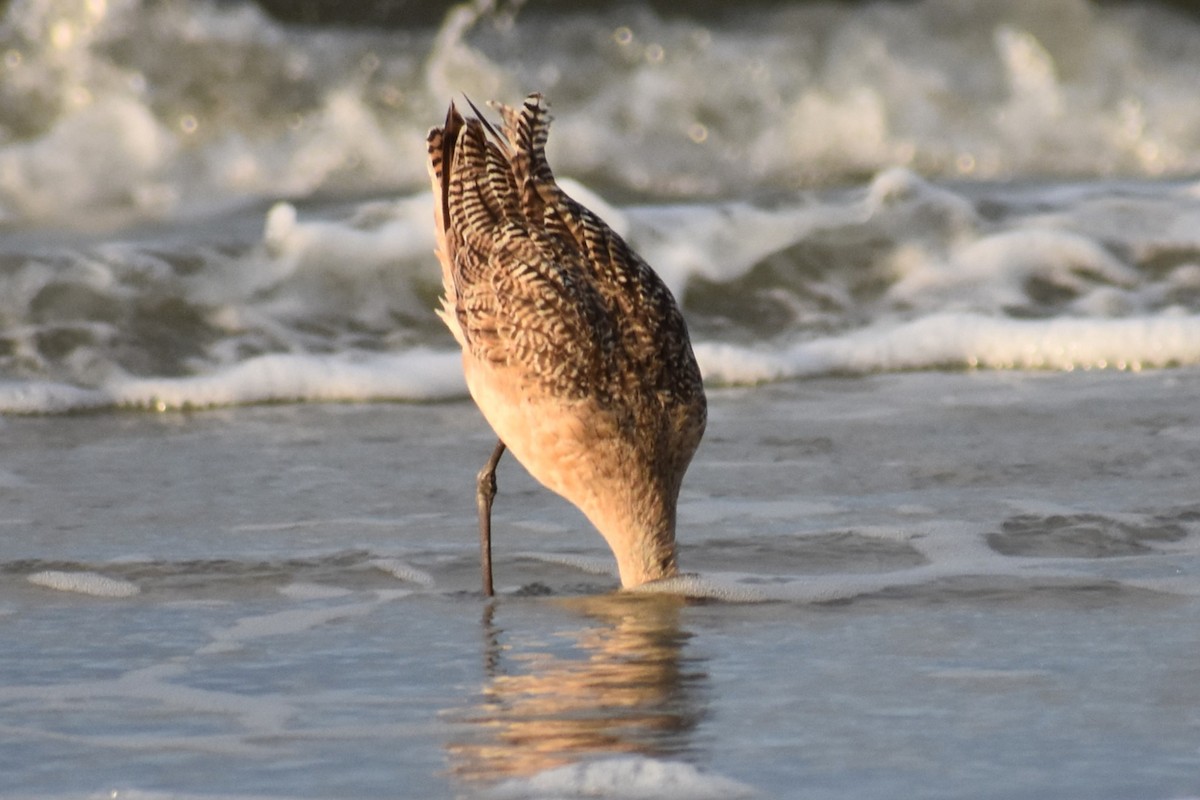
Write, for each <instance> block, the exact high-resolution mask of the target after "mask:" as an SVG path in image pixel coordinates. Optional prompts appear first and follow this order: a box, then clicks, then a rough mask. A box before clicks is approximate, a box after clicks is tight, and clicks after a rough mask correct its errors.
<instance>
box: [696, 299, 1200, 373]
mask: <svg viewBox="0 0 1200 800" xmlns="http://www.w3.org/2000/svg"><path fill="white" fill-rule="evenodd" d="M695 350H696V358H697V360H698V361H699V362H700V368H701V371H702V372H703V373H704V376H705V379H706V380H712V381H715V382H720V383H730V384H754V383H761V382H764V381H771V380H779V379H782V378H796V377H805V376H811V375H819V374H828V373H856V374H860V373H870V372H884V371H895V370H919V369H942V368H947V367H949V368H960V369H975V368H980V369H1045V370H1064V371H1074V370H1077V369H1078V370H1092V369H1112V370H1121V371H1124V370H1129V371H1135V372H1136V371H1139V370H1142V369H1144V368H1157V367H1170V366H1185V365H1194V364H1200V316H1197V315H1178V316H1154V317H1134V318H1126V319H1080V318H1074V317H1060V318H1054V319H1048V320H1039V319H1008V318H1000V317H991V316H985V315H982V314H974V313H949V312H948V313H938V314H932V315H930V316H926V317H922V318H920V319H917V320H913V321H911V322H885V323H879V324H876V325H872V326H871V327H869V328H866V329H864V330H858V331H853V332H851V333H847V334H845V335H842V336H830V337H826V338H823V339H816V340H813V341H808V342H801V343H798V344H795V345H793V346H791V347H789V348H787V349H786V350H784V351H782V352H780V351H774V352H771V351H765V350H754V349H750V348H745V347H740V346H736V345H731V344H716V343H700V344H698V345H696V347H695Z"/></svg>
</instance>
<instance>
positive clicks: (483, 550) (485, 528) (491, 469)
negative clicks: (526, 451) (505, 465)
mask: <svg viewBox="0 0 1200 800" xmlns="http://www.w3.org/2000/svg"><path fill="white" fill-rule="evenodd" d="M504 449H505V448H504V442H501V441H497V442H496V449H495V450H493V451H492V457H491V458H489V459H488V462H487V463H486V464H484V465H483V469H481V470H479V475H478V477H477V478H476V479H475V480H476V484H475V503H476V505H477V506H478V508H479V559H480V566H481V567H482V570H483V593H484V595H485V596H487V597H491V596H492V594H493V591H492V499H493V498H495V496H496V465H497V464H499V463H500V456H502V455H504Z"/></svg>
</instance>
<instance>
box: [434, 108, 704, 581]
mask: <svg viewBox="0 0 1200 800" xmlns="http://www.w3.org/2000/svg"><path fill="white" fill-rule="evenodd" d="M467 103H468V105H470V106H471V110H472V111H473V112H474V114H475V116H473V117H469V118H467V119H464V118H463V116H462V115H461V114H459V112H458V110H457V109H456V108H455V106H454V104H453V102H452V103H451V104H450V109H449V111H448V112H447V114H446V122H445V125H444V126H443V127H441V128H434V129H433V130H431V131H430V132H429V138H428V145H429V175H430V180H431V182H432V184H433V195H434V222H435V225H436V227H437V251H436V252H437V257H438V260H439V261H440V262H441V267H442V288H443V292H444V295H443V297H442V299H441V308H440V309H438V311H437V313H438V315H439V316H440V317H441V318H442V320H443V321H444V322H445V323H446V326H447V327H448V328H449V329H450V332H451V333H452V334H453V335H454V338H455V339H456V340H457V341H458V343H459V345H460V346H461V347H462V363H463V372H464V374H465V376H466V381H467V388H468V390H469V391H470V393H471V397H472V398H473V399H474V400H475V403H476V405H477V406H478V407H479V410H480V411H481V412H482V413H483V416H484V418H485V419H486V420H487V421H488V423H489V424H490V425H491V427H492V430H493V431H494V432H495V433H496V435H497V437H499V442H498V443H497V444H496V448H495V450H493V452H492V455H491V458H489V459H488V461H487V463H486V464H485V466H484V467H483V469H482V470H481V471H480V473H479V475H478V479H477V486H476V502H477V510H478V514H479V531H480V549H481V560H482V570H483V590H484V593H485V594H487V595H490V594H491V593H492V570H491V509H492V500H493V498H494V497H495V494H496V465H497V463H498V462H499V460H500V458H501V456H502V455H503V454H504V452H505V450H506V449H507V450H511V451H512V453H513V455H514V456H515V457H516V458H517V460H518V461H519V462H520V463H521V464H522V466H524V467H525V469H526V470H527V471H528V472H529V474H531V475H532V476H533V477H534V478H535V479H537V480H538V481H539V482H540V483H542V485H544V486H546V487H547V488H549V489H551V490H552V491H554V492H556V493H558V494H559V495H561V496H562V497H564V498H566V499H567V500H568V501H569V502H571V503H572V504H574V505H575V506H576V507H577V508H579V509H580V510H581V511H582V512H583V513H584V515H585V516H586V517H587V518H588V520H589V521H590V522H591V523H592V524H593V525H594V526H595V527H596V529H597V530H598V531H599V532H600V534H601V535H602V536H603V537H604V539H605V541H606V542H607V543H608V546H609V549H611V550H612V552H613V555H614V556H615V557H616V560H617V569H618V571H619V573H620V578H621V585H622V586H623V587H627V588H628V587H633V586H637V585H639V584H642V583H646V582H647V581H653V580H658V579H660V578H666V577H670V576H672V575H675V574H677V573H678V567H677V565H676V554H675V518H676V513H675V511H676V503H677V500H678V497H679V487H680V484H681V482H682V480H683V475H684V472H686V471H687V467H688V464H689V463H691V460H692V455H693V454H694V453H695V451H696V447H697V446H698V445H699V444H700V438H701V437H702V436H703V434H704V426H705V422H706V419H707V406H706V401H705V397H704V386H703V383H702V381H701V378H700V370H699V368H698V367H697V366H696V358H695V356H694V355H693V353H692V346H691V342H690V340H689V339H688V332H687V326H686V325H685V324H684V320H683V315H682V314H681V313H680V311H679V306H678V305H677V304H676V303H675V299H674V297H672V296H671V292H670V290H668V289H667V287H666V285H665V284H664V283H663V282H662V280H661V279H660V278H659V277H658V275H656V274H655V273H654V271H653V270H652V269H651V268H650V267H649V265H647V264H646V262H645V261H643V260H642V259H641V258H640V257H639V256H638V255H637V254H636V253H635V252H634V251H633V250H632V249H631V248H630V247H629V245H627V244H626V243H625V241H624V240H623V239H621V237H620V236H618V235H617V234H616V233H615V232H614V231H613V230H612V229H611V228H609V227H608V225H606V224H605V223H604V221H603V220H601V219H600V218H599V217H598V216H596V215H595V214H594V213H592V212H591V211H589V210H588V209H586V208H584V207H583V206H582V205H580V204H579V203H577V202H575V201H574V200H572V199H571V198H570V197H569V196H568V195H567V194H566V192H564V191H563V190H562V188H561V187H559V185H558V183H557V182H556V181H555V179H554V174H553V173H552V172H551V170H550V165H549V163H548V162H547V161H546V152H545V146H546V139H547V136H548V132H549V125H550V115H549V113H548V111H547V108H546V105H545V103H544V102H543V99H542V96H541V95H540V94H532V95H530V96H529V97H528V98H526V100H525V102H524V104H523V106H522V107H521V108H520V109H513V108H510V107H508V106H505V105H501V104H498V103H496V104H492V107H493V108H494V109H495V110H496V111H498V113H499V114H500V117H501V120H502V122H501V123H500V127H499V130H497V128H496V127H495V126H493V125H492V124H491V123H490V122H488V121H487V119H486V118H485V117H484V115H483V114H482V113H481V112H480V111H479V109H478V108H476V107H475V105H474V104H473V103H471V102H470V100H468V101H467Z"/></svg>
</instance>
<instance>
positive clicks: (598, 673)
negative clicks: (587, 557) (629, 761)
mask: <svg viewBox="0 0 1200 800" xmlns="http://www.w3.org/2000/svg"><path fill="white" fill-rule="evenodd" d="M549 602H553V603H555V604H557V606H558V607H559V608H562V609H563V610H564V611H566V612H567V613H566V614H565V615H564V616H563V623H564V624H563V625H562V626H561V628H560V629H559V630H556V631H553V632H551V633H550V634H549V635H548V636H544V637H542V639H541V640H540V641H538V642H536V643H531V644H522V643H519V642H514V641H512V640H510V637H507V636H506V635H505V632H504V631H503V630H502V629H501V628H500V627H499V625H498V623H497V621H496V620H495V616H498V615H502V614H503V606H501V607H500V609H499V611H495V609H494V608H493V607H489V612H488V614H487V615H486V616H485V618H484V632H485V639H486V645H485V648H486V653H485V659H486V663H485V666H486V668H487V674H488V679H487V681H486V683H485V685H484V687H483V690H482V692H481V694H480V696H479V698H478V701H477V702H476V703H475V704H474V705H472V706H469V707H467V708H460V709H454V710H452V711H450V712H449V713H448V714H447V717H448V719H449V720H450V721H452V722H457V723H460V724H459V725H456V726H455V732H454V734H453V735H452V741H450V742H449V743H448V745H447V749H448V751H449V759H450V769H451V771H452V773H453V774H454V775H455V776H457V777H458V778H460V779H462V780H464V781H468V782H472V783H475V782H491V781H496V780H501V779H505V778H513V777H521V776H526V775H533V774H535V773H538V772H541V771H543V770H547V769H551V768H553V767H557V766H562V765H565V764H569V763H573V762H576V761H580V760H583V759H588V758H595V757H599V756H603V755H616V754H629V753H637V754H641V755H646V756H668V755H679V754H682V753H685V752H687V751H688V749H689V748H690V746H691V734H692V731H693V730H694V729H695V727H696V725H697V723H698V722H699V721H700V719H701V717H702V716H703V713H704V703H703V697H702V696H703V684H704V681H705V679H706V675H705V673H704V672H703V670H702V668H701V665H700V664H699V663H698V662H697V661H696V660H694V659H691V660H689V659H688V658H685V657H684V656H683V649H684V645H685V643H686V642H687V640H688V638H689V634H687V633H686V632H684V631H683V630H682V629H681V628H680V624H679V615H680V612H681V611H682V609H683V601H681V600H680V599H679V598H674V597H662V596H658V597H653V596H630V595H607V596H598V597H578V598H571V599H569V600H555V601H549ZM494 615H495V616H494Z"/></svg>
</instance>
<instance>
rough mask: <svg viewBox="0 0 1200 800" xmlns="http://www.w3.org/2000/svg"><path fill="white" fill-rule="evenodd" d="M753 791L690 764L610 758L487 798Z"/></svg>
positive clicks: (665, 799) (694, 797)
mask: <svg viewBox="0 0 1200 800" xmlns="http://www.w3.org/2000/svg"><path fill="white" fill-rule="evenodd" d="M757 794H758V793H757V792H756V791H755V790H754V789H753V788H751V787H750V786H747V785H746V784H744V783H740V782H738V781H735V780H732V779H730V778H725V777H722V776H719V775H712V774H709V773H706V772H703V771H701V770H699V769H697V768H696V767H694V766H692V765H691V764H684V763H680V762H676V761H661V760H657V759H651V758H636V757H630V758H612V759H605V760H602V761H590V762H585V763H582V764H571V765H569V766H565V767H557V768H555V769H551V770H547V771H545V772H542V773H539V774H537V775H534V776H533V777H531V778H522V779H515V780H509V781H505V782H504V783H501V784H500V785H499V786H496V787H494V788H493V789H491V790H490V791H488V792H486V793H485V796H486V797H490V798H496V800H503V799H504V798H514V800H515V798H538V797H542V798H550V797H554V798H566V797H609V798H625V799H626V800H642V798H645V800H676V799H678V800H707V799H708V798H711V799H712V800H725V799H726V798H730V799H732V798H747V797H755V796H757Z"/></svg>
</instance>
